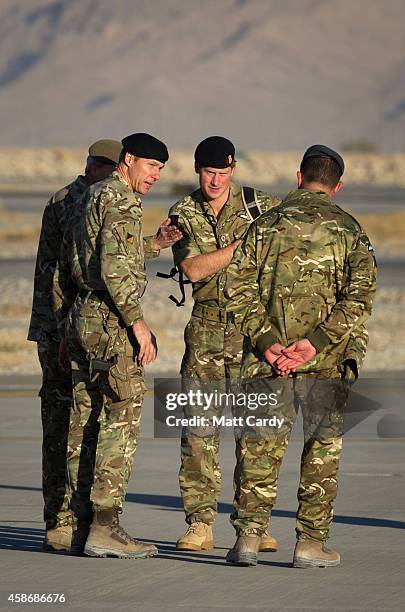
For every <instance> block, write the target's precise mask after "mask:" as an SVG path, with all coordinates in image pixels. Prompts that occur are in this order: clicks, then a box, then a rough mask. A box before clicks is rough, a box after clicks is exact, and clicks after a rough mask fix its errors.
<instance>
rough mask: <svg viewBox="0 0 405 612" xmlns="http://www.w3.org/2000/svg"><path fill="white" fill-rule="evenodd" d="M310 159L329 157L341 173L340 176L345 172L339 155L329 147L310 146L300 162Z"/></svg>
mask: <svg viewBox="0 0 405 612" xmlns="http://www.w3.org/2000/svg"><path fill="white" fill-rule="evenodd" d="M311 157H330V158H331V159H333V160H334V161H335V162H336V163H337V165H338V166H339V168H340V170H341V171H342V174H343V172H344V171H345V163H344V161H343V158H342V157H341V156H340V155H339V153H336V151H334V150H333V149H330V148H329V147H326V146H325V145H320V144H316V145H312V147H309V149H307V150H306V151H305V153H304V157H303V158H302V161H303V162H304V161H306V160H307V159H310V158H311Z"/></svg>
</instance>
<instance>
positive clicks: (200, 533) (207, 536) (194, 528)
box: [176, 521, 214, 550]
mask: <svg viewBox="0 0 405 612" xmlns="http://www.w3.org/2000/svg"><path fill="white" fill-rule="evenodd" d="M176 548H177V550H212V549H213V548H214V541H213V535H212V527H211V525H206V524H205V523H200V522H198V521H197V522H195V523H191V525H190V527H189V528H188V529H187V531H186V533H185V534H184V535H183V536H181V538H179V539H178V540H177V543H176Z"/></svg>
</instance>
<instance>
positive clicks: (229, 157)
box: [228, 155, 232, 164]
mask: <svg viewBox="0 0 405 612" xmlns="http://www.w3.org/2000/svg"><path fill="white" fill-rule="evenodd" d="M231 163H232V155H228V164H231Z"/></svg>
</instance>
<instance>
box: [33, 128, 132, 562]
mask: <svg viewBox="0 0 405 612" xmlns="http://www.w3.org/2000/svg"><path fill="white" fill-rule="evenodd" d="M121 148H122V145H121V143H120V142H118V141H115V140H100V141H97V142H95V143H93V144H92V145H91V146H90V147H89V151H88V153H89V155H88V158H87V164H86V170H85V174H84V175H83V176H78V177H77V179H76V180H75V181H73V183H71V184H70V185H67V186H66V187H64V188H63V189H61V190H60V191H58V192H57V193H56V194H55V195H53V196H52V197H51V199H50V200H49V202H48V204H47V206H46V207H45V210H44V214H43V217H42V226H41V234H40V239H39V246H38V253H37V261H36V266H35V279H34V293H33V302H32V314H31V321H30V327H29V332H28V340H32V341H34V342H37V345H38V356H39V361H40V364H41V368H42V373H43V379H42V387H41V390H40V392H39V395H40V397H41V416H42V428H43V445H42V490H43V495H44V502H45V505H44V520H45V523H46V536H45V540H44V549H45V550H49V551H58V550H66V549H67V548H69V546H70V539H71V531H72V530H71V524H72V516H71V513H70V511H69V507H68V497H69V495H68V491H67V488H66V445H67V432H68V425H69V413H70V407H71V402H72V390H71V389H72V386H71V377H70V372H66V371H64V370H63V369H62V368H61V367H60V366H59V363H58V353H59V335H58V332H57V324H56V320H55V317H54V314H53V304H52V283H53V276H54V272H55V267H56V264H57V259H58V256H59V250H60V246H61V244H62V237H63V234H64V231H65V229H66V227H67V226H68V224H69V223H70V219H71V218H72V215H73V214H74V211H75V207H76V205H77V201H78V200H79V199H80V197H81V195H82V194H83V192H84V191H85V190H86V189H87V187H88V186H89V185H91V184H92V183H94V182H96V181H99V180H101V179H103V178H105V177H106V176H108V175H109V174H110V173H111V172H112V171H113V170H114V168H115V167H116V165H117V163H118V159H119V155H120V152H121Z"/></svg>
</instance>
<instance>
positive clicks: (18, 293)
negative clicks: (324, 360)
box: [0, 277, 405, 374]
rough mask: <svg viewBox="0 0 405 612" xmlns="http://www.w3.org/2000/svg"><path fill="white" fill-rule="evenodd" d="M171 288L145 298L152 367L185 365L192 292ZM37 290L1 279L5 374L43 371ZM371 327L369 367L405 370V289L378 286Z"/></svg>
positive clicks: (0, 364)
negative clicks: (181, 295) (176, 299)
mask: <svg viewBox="0 0 405 612" xmlns="http://www.w3.org/2000/svg"><path fill="white" fill-rule="evenodd" d="M171 290H172V288H171V287H170V286H168V284H167V282H165V281H162V280H159V279H153V280H152V281H151V282H150V283H149V285H148V289H147V292H146V295H145V299H144V300H143V307H144V313H145V318H146V320H147V321H148V323H149V325H150V327H151V328H152V329H153V330H154V332H155V334H156V336H157V338H158V343H159V357H158V360H157V361H156V362H155V363H154V364H152V365H151V366H149V368H148V371H149V372H150V373H164V372H173V371H178V369H179V367H180V361H181V357H182V354H183V329H184V327H185V325H186V323H187V321H188V318H189V314H190V309H191V298H190V297H189V299H188V300H187V305H186V306H185V307H183V308H176V306H175V305H174V304H172V302H171V301H170V300H168V297H167V295H168V293H169V292H170V291H171ZM187 290H188V292H189V291H190V289H189V288H187ZM31 296H32V283H31V282H30V281H28V280H25V279H18V278H17V279H16V278H12V277H5V278H2V279H1V280H0V374H11V373H14V374H15V373H19V374H38V373H39V372H40V368H39V364H38V360H37V357H36V345H35V343H33V342H27V341H26V335H27V329H28V324H29V317H30V310H31ZM368 329H369V332H370V345H369V350H368V353H367V357H366V361H365V364H364V370H385V369H387V370H388V369H389V370H405V291H402V290H399V289H380V290H379V291H378V293H377V297H376V300H375V308H374V313H373V316H372V317H371V319H370V321H369V324H368Z"/></svg>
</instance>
